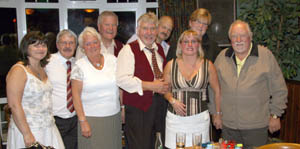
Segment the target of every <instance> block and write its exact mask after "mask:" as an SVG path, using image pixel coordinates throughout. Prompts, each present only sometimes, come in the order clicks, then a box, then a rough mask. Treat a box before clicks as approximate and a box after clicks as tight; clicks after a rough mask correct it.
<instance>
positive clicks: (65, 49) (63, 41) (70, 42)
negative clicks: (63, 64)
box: [56, 34, 76, 59]
mask: <svg viewBox="0 0 300 149" xmlns="http://www.w3.org/2000/svg"><path fill="white" fill-rule="evenodd" d="M56 47H57V49H58V51H59V53H60V54H61V55H62V56H63V57H64V58H66V59H70V58H71V57H73V55H74V52H75V49H76V39H75V37H73V36H71V35H69V34H64V35H62V36H61V37H60V39H59V41H58V42H57V43H56Z"/></svg>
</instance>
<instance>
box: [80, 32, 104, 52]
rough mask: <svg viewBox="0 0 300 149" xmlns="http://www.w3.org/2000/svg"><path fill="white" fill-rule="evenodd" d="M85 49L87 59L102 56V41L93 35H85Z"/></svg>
mask: <svg viewBox="0 0 300 149" xmlns="http://www.w3.org/2000/svg"><path fill="white" fill-rule="evenodd" d="M82 47H83V49H84V51H85V54H86V56H87V57H93V56H96V55H100V47H101V45H100V41H99V39H98V38H97V37H95V36H93V35H91V34H85V35H83V46H82Z"/></svg>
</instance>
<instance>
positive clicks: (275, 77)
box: [268, 50, 288, 116]
mask: <svg viewBox="0 0 300 149" xmlns="http://www.w3.org/2000/svg"><path fill="white" fill-rule="evenodd" d="M268 54H269V55H270V56H269V61H270V72H269V74H268V82H269V84H268V86H269V90H270V93H271V96H272V97H271V99H270V105H269V108H270V113H271V114H275V115H277V116H281V115H282V113H283V112H284V109H285V108H286V107H287V105H286V103H287V95H288V90H287V86H286V83H285V80H284V78H283V74H282V72H281V69H280V67H279V65H278V63H277V61H276V59H275V57H274V55H273V54H272V53H271V51H269V50H268Z"/></svg>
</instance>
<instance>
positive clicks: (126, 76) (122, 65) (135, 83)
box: [117, 39, 163, 96]
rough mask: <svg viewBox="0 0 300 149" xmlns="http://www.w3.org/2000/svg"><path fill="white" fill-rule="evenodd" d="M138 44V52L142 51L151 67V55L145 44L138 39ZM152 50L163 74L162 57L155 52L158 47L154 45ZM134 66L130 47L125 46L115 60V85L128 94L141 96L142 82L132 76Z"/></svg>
mask: <svg viewBox="0 0 300 149" xmlns="http://www.w3.org/2000/svg"><path fill="white" fill-rule="evenodd" d="M138 44H139V46H140V50H141V51H144V53H145V55H146V57H147V60H148V62H149V64H150V66H151V69H152V71H153V67H152V53H151V52H150V51H149V50H147V49H146V48H145V47H146V46H145V44H143V42H142V41H141V40H140V39H138ZM152 48H154V49H155V54H156V59H157V64H158V67H159V69H160V70H161V72H163V71H162V70H163V57H161V56H160V55H159V54H158V52H157V50H158V47H157V45H156V44H155V43H153V44H152ZM134 66H135V59H134V54H133V52H132V51H131V47H130V45H129V44H126V45H125V46H124V47H123V48H122V50H121V51H120V53H119V55H118V60H117V84H118V85H119V86H120V87H121V88H122V89H124V90H125V91H127V92H129V93H138V94H139V95H141V96H142V95H143V88H142V80H141V79H140V78H138V77H136V76H134V70H135V68H134Z"/></svg>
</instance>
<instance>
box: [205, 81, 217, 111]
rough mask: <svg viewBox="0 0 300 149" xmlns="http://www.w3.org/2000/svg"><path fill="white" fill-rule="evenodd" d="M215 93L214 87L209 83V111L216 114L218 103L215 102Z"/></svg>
mask: <svg viewBox="0 0 300 149" xmlns="http://www.w3.org/2000/svg"><path fill="white" fill-rule="evenodd" d="M214 99H215V95H214V91H213V89H212V88H211V87H210V85H208V100H209V102H208V104H207V106H208V111H209V113H210V114H215V113H216V103H215V100H214Z"/></svg>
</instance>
